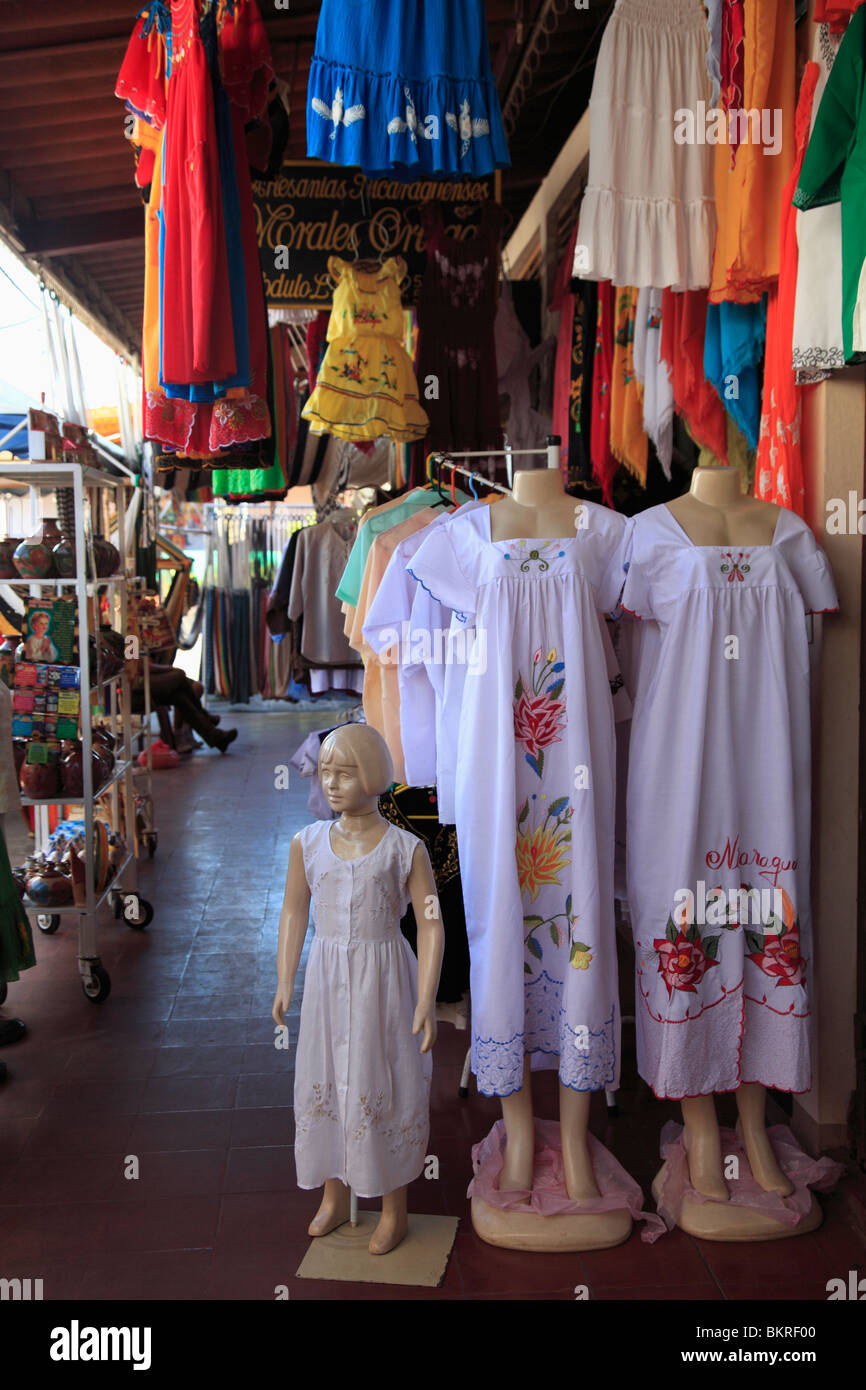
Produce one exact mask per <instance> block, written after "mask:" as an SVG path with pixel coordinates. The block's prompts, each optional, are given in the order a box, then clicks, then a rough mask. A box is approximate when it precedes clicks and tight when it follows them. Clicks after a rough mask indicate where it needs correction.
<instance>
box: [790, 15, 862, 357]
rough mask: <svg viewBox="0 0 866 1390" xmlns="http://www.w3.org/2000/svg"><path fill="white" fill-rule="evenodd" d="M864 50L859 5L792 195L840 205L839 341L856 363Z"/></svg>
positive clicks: (809, 204) (800, 202)
mask: <svg viewBox="0 0 866 1390" xmlns="http://www.w3.org/2000/svg"><path fill="white" fill-rule="evenodd" d="M864 51H866V10H864V9H859V10H857V12H856V14H855V15H854V18H853V19H852V20H851V23H850V24H849V26H848V28H847V30H846V31H845V37H844V38H843V40H842V43H841V45H840V48H839V52H838V53H837V54H836V58H835V61H834V63H833V66H832V69H831V71H830V75H829V77H828V78H827V85H826V87H825V88H824V94H823V96H822V97H821V105H820V106H819V108H818V115H817V118H816V120H815V124H814V127H813V129H812V134H811V136H810V139H809V144H808V147H807V149H806V154H805V156H804V159H803V167H802V169H801V170H800V181H799V183H798V185H797V191H796V193H795V194H794V204H795V206H796V207H798V208H813V207H819V206H821V204H824V203H837V202H840V203H841V205H842V342H843V347H844V352H845V361H846V362H860V361H863V359H864V356H866V225H864V220H863V198H864V186H866V177H864V151H866V113H864V107H863V95H864V69H863V54H864Z"/></svg>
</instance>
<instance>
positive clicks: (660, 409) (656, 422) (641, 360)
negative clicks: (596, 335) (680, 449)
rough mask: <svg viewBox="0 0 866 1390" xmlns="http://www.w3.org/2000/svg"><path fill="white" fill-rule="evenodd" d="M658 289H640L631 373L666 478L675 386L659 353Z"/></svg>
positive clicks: (660, 331)
mask: <svg viewBox="0 0 866 1390" xmlns="http://www.w3.org/2000/svg"><path fill="white" fill-rule="evenodd" d="M663 298H664V296H663V293H662V291H661V290H641V291H640V293H639V294H638V298H637V308H636V310H635V325H634V373H635V376H636V378H637V380H638V383H639V385H640V386H641V387H642V388H643V427H644V429H645V430H646V433H647V434H648V435H649V437H650V439H651V440H652V442H653V444H654V445H655V449H656V453H657V454H658V458H659V463H660V464H661V466H662V469H663V471H664V475H665V477H666V478H670V476H671V458H672V456H673V444H674V388H673V382H672V381H671V373H670V368H669V367H668V364H667V362H665V361H664V360H663V358H662V355H661V349H662V301H663Z"/></svg>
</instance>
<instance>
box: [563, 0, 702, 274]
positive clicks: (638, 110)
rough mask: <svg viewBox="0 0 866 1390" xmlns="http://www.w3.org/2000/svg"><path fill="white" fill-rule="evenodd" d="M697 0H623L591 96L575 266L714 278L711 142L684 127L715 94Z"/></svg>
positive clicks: (611, 24) (591, 271) (579, 270)
mask: <svg viewBox="0 0 866 1390" xmlns="http://www.w3.org/2000/svg"><path fill="white" fill-rule="evenodd" d="M706 48H707V21H706V16H705V14H704V9H703V6H702V4H701V3H700V0H617V4H616V8H615V9H614V12H613V15H612V16H611V19H610V21H609V23H608V25H607V28H606V29H605V31H604V37H603V38H602V41H601V47H600V49H599V54H598V60H597V62H596V65H595V75H594V77H593V82H592V94H591V96H590V103H589V108H590V145H589V182H588V183H587V187H586V192H585V193H584V195H583V202H582V204H581V209H580V222H579V226H578V234H577V243H576V246H575V254H574V274H575V275H583V276H586V277H587V278H589V279H593V280H612V281H613V282H614V284H617V285H655V286H656V287H657V288H659V289H664V288H665V287H667V286H673V288H674V289H679V290H689V289H697V288H698V287H700V286H702V285H703V286H705V285H708V284H709V283H710V271H711V267H712V258H713V240H714V237H715V234H716V213H715V208H714V206H713V158H712V147H711V146H710V145H708V144H706V143H699V141H698V139H696V138H695V135H696V132H695V131H694V130H692V131H691V132H689V131H688V130H686V131H685V132H684V133H685V135H686V137H688V136H689V135H691V138H690V139H689V138H685V139H682V138H681V136H680V133H679V131H680V127H681V125H682V116H681V113H682V112H683V111H685V112H687V113H689V114H690V115H692V116H693V118H696V116H697V113H698V112H701V111H703V110H705V108H706V105H707V103H708V102H709V99H710V95H711V85H710V80H709V77H708V76H707V72H706Z"/></svg>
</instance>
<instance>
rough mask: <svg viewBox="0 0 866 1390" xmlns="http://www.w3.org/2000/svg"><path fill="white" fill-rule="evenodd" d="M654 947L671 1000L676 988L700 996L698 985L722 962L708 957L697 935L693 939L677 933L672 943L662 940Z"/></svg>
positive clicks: (665, 938)
mask: <svg viewBox="0 0 866 1390" xmlns="http://www.w3.org/2000/svg"><path fill="white" fill-rule="evenodd" d="M713 940H714V941H718V937H714V938H713ZM653 946H654V947H655V949H656V950H657V951H658V953H659V974H660V975H661V977H662V979H663V980H664V982H665V986H666V988H667V992H668V998H670V997H671V995H672V993H673V991H674V990H675V989H681V990H685V991H686V992H687V993H689V994H697V992H698V991H697V989H696V986H697V985H698V984H700V982H701V980H702V979H703V977H704V975H706V973H707V971H708V970H709V969H710V968H711V966H713V965H718V963H719V962H718V961H717V960H713V959H712V957H710V956H708V955H707V954H706V952H705V951H704V949H703V946H702V944H701V940H700V938H699V937H698V935H697V933H695V935H694V938H693V939H691V940H690V938H689V937H688V936H686V935H685V933H683V932H682V931H678V932H677V934H676V936H675V937H674V939H673V941H670V940H668V938H667V937H661V938H659V939H658V940H657V941H654V942H653Z"/></svg>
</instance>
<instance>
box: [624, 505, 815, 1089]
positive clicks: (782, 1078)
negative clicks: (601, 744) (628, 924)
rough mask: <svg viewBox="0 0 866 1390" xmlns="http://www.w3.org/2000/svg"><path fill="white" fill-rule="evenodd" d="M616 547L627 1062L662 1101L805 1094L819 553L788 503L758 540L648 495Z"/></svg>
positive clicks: (810, 959) (806, 527)
mask: <svg viewBox="0 0 866 1390" xmlns="http://www.w3.org/2000/svg"><path fill="white" fill-rule="evenodd" d="M623 556H624V562H625V563H626V564H627V566H628V573H627V578H626V583H625V589H624V592H623V596H622V603H623V607H625V608H627V609H628V610H629V611H630V612H632V613H634V614H635V615H636V616H637V617H639V618H643V619H645V620H650V621H649V622H648V624H647V627H648V631H647V634H646V636H647V638H648V639H651V640H648V641H646V642H644V643H643V645H642V648H641V662H640V671H639V676H638V687H637V694H636V698H635V707H634V716H633V720H632V732H631V744H630V749H629V780H628V802H627V805H628V812H627V821H628V829H627V835H628V851H627V858H628V898H629V906H630V909H631V918H632V926H633V931H634V939H635V970H636V1011H637V1043H638V1068H639V1070H640V1074H641V1076H642V1077H643V1078H644V1079H645V1080H646V1081H647V1082H649V1084H650V1085H651V1086H652V1088H653V1090H654V1091H655V1093H656V1095H658V1096H667V1097H671V1098H676V1099H681V1098H682V1097H684V1096H695V1095H706V1094H709V1093H710V1092H712V1091H730V1090H735V1089H736V1088H737V1087H738V1086H739V1085H740V1084H741V1083H743V1082H758V1083H760V1084H762V1085H765V1086H774V1087H777V1088H778V1089H780V1090H785V1091H797V1092H800V1091H805V1090H808V1088H809V1084H810V1068H809V1022H808V1020H809V993H810V988H811V981H810V977H811V972H812V967H813V951H812V934H811V915H810V910H809V836H810V799H811V781H810V719H809V650H808V640H807V632H806V618H805V615H806V613H807V612H816V613H817V612H823V611H831V610H835V609H836V607H837V598H836V591H835V588H834V585H833V578H832V575H831V572H830V567H829V565H828V563H827V560H826V557H825V555H824V553H823V551H822V550H821V549H820V548H819V547H818V545H817V544H816V542H815V540H814V537H813V536H812V533H811V531H810V530H809V528H808V526H807V525H806V524H805V522H803V521H802V520H801V519H800V518H799V517H797V516H796V515H795V514H794V513H793V512H790V511H787V510H782V511H781V512H780V514H779V519H778V524H777V527H776V532H775V535H774V538H773V541H772V544H770V545H752V546H730V547H726V546H713V545H703V546H699V545H695V544H693V542H692V541H691V540H690V539H689V537H688V536H687V535H686V533H685V531H684V530H683V529H682V527H681V526H680V525H679V523H678V522H677V521H676V520H675V518H674V516H673V515H672V513H671V512H670V510H669V509H668V508H667V507H666V506H658V507H651V508H650V509H649V510H648V511H645V512H643V513H642V514H641V515H640V516H638V517H635V518H634V519H633V520H632V521H630V522H629V526H628V530H627V533H626V537H625V540H624V545H623ZM741 889H745V890H749V889H756V890H759V892H758V893H755V894H752V895H750V896H749V897H748V898H747V897H745V896H744V895H742V894H741V892H740V890H741ZM719 890H724V896H722V894H721V893H720V892H719ZM760 890H763V893H761V891H760ZM775 890H778V896H776V894H775ZM687 893H688V894H691V895H692V896H691V898H689V897H687V896H686V894H687Z"/></svg>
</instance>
